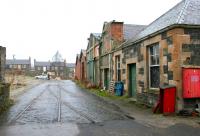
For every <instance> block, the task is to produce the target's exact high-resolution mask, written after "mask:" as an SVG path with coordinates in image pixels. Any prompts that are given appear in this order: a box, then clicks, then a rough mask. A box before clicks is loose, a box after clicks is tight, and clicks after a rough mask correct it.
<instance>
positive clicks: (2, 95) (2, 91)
mask: <svg viewBox="0 0 200 136" xmlns="http://www.w3.org/2000/svg"><path fill="white" fill-rule="evenodd" d="M9 92H10V84H0V113H1V111H3V110H4V109H5V107H6V105H7V104H8V101H9V94H10V93H9Z"/></svg>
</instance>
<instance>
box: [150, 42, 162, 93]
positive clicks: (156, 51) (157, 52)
mask: <svg viewBox="0 0 200 136" xmlns="http://www.w3.org/2000/svg"><path fill="white" fill-rule="evenodd" d="M156 46H158V49H155V54H154V53H153V55H152V54H151V48H152V47H156ZM159 50H160V45H159V43H157V44H153V45H151V46H149V48H148V53H149V88H150V89H158V88H155V87H151V68H152V67H159V68H160V54H159V52H160V51H159ZM153 56H154V57H155V58H156V59H155V60H156V61H155V62H156V63H155V64H151V57H153ZM156 56H157V57H158V59H157V57H156ZM159 72H160V71H159Z"/></svg>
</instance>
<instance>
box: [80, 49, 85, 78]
mask: <svg viewBox="0 0 200 136" xmlns="http://www.w3.org/2000/svg"><path fill="white" fill-rule="evenodd" d="M86 65H87V62H86V50H83V49H82V50H81V53H80V77H81V81H82V82H85V81H86V79H87V76H86V75H87V73H86V70H87V69H86Z"/></svg>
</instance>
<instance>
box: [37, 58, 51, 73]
mask: <svg viewBox="0 0 200 136" xmlns="http://www.w3.org/2000/svg"><path fill="white" fill-rule="evenodd" d="M50 66H51V62H50V61H36V59H34V70H35V73H36V74H42V73H43V72H50Z"/></svg>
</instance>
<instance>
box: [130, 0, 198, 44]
mask: <svg viewBox="0 0 200 136" xmlns="http://www.w3.org/2000/svg"><path fill="white" fill-rule="evenodd" d="M172 25H200V0H183V1H181V2H180V3H178V4H177V5H176V6H174V7H173V8H172V9H170V10H169V11H168V12H166V13H165V14H163V15H162V16H161V17H159V18H158V19H156V20H155V21H153V22H152V23H151V24H149V25H148V26H147V27H146V28H145V29H144V30H143V31H141V32H140V33H139V34H137V35H136V36H135V37H134V38H133V39H131V40H129V41H128V43H130V42H135V41H137V40H139V39H141V38H144V37H146V36H148V35H150V34H153V33H155V32H157V31H160V30H162V29H164V28H167V27H169V26H172Z"/></svg>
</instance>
